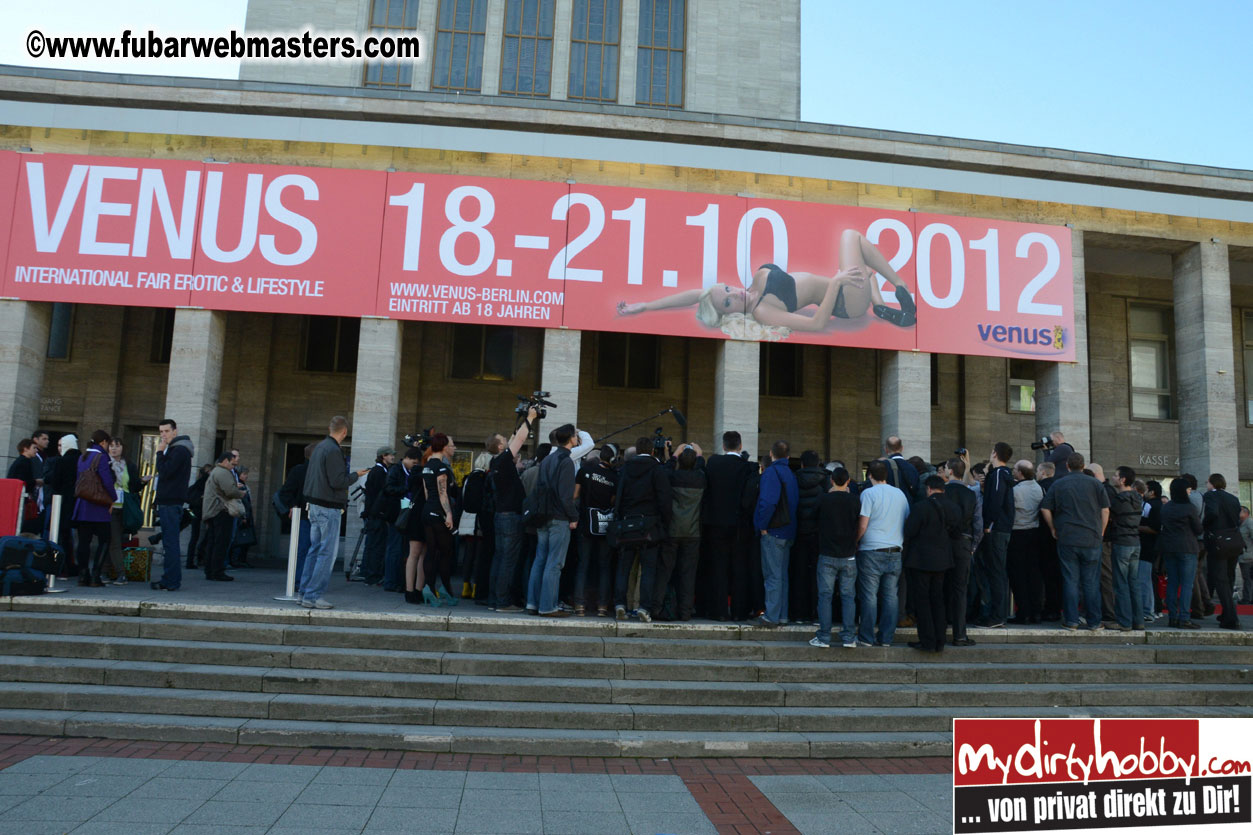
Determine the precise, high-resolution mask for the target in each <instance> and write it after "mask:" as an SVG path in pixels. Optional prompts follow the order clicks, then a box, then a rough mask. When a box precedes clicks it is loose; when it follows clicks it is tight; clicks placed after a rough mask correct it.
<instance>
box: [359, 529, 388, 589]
mask: <svg viewBox="0 0 1253 835" xmlns="http://www.w3.org/2000/svg"><path fill="white" fill-rule="evenodd" d="M364 547H365V554H364V555H363V556H362V559H361V578H362V579H363V580H365V581H366V582H367V583H381V582H383V558H384V556H385V555H386V554H387V523H386V522H384V521H383V520H382V519H366V520H365V546H364Z"/></svg>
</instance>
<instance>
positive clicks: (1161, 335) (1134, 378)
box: [1127, 304, 1175, 420]
mask: <svg viewBox="0 0 1253 835" xmlns="http://www.w3.org/2000/svg"><path fill="white" fill-rule="evenodd" d="M1127 313H1128V326H1127V331H1128V335H1129V343H1130V344H1129V353H1130V356H1131V416H1132V417H1133V418H1144V419H1148V420H1170V419H1171V418H1174V417H1175V397H1174V373H1173V370H1172V368H1171V362H1172V358H1173V357H1174V355H1175V350H1174V341H1175V339H1174V331H1175V323H1174V317H1173V316H1172V315H1171V312H1170V308H1167V307H1158V306H1156V305H1145V304H1132V305H1129V306H1128V308H1127Z"/></svg>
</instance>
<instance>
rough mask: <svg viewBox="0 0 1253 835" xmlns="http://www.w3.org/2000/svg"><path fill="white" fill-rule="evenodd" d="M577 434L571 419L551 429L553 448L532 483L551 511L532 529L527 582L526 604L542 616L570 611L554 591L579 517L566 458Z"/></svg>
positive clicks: (563, 615)
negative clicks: (533, 538)
mask: <svg viewBox="0 0 1253 835" xmlns="http://www.w3.org/2000/svg"><path fill="white" fill-rule="evenodd" d="M577 435H578V432H577V430H576V429H575V428H574V424H571V423H566V424H563V425H561V426H558V427H557V428H556V429H554V430H553V434H552V444H553V449H552V452H550V453H549V454H548V456H547V457H545V458H544V460H543V461H541V462H540V465H539V466H540V471H539V478H538V480H537V481H536V485H535V489H536V490H542V491H547V493H548V507H549V508H550V512H551V515H550V516H549V518H548V521H546V522H545V523H544V524H542V525H540V526H539V528H538V529H537V531H536V534H537V538H538V541H537V543H536V546H535V562H534V563H533V564H532V565H531V579H530V582H528V583H527V592H526V608H527V609H528V610H529V611H534V612H537V613H538V614H539V615H540V616H541V617H546V618H564V617H568V616H569V615H570V613H569V612H568V611H566V610H565V609H562V608H561V606H560V605H558V600H557V592H558V589H559V586H560V584H561V569H562V568H563V567H565V564H566V552H567V550H568V549H569V547H570V532H571V531H572V530H574V528H575V526H576V525H577V524H578V521H579V509H578V505H576V504H575V503H574V465H573V464H572V463H571V462H570V450H572V449H574V447H575V445H576V444H578V442H579V439H578V437H577Z"/></svg>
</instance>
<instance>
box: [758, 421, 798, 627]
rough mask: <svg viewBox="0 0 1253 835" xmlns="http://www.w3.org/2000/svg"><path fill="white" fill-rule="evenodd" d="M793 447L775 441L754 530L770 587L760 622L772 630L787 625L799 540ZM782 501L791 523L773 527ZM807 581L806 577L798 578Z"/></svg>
mask: <svg viewBox="0 0 1253 835" xmlns="http://www.w3.org/2000/svg"><path fill="white" fill-rule="evenodd" d="M790 451H791V447H789V446H788V442H787V441H775V442H774V445H773V446H772V447H770V466H769V467H766V469H765V471H764V472H762V474H761V488H760V490H759V492H758V494H757V509H756V511H754V513H753V527H754V528H755V529H756V530H757V531H758V532H759V533H760V534H761V575H762V579H763V580H764V581H765V585H766V611H765V613H764V614H762V616H761V617H760V618H758V619H757V625H758V626H764V627H767V628H772V627H775V626H778V625H779V624H781V623H787V564H788V556H789V555H790V553H791V550H792V543H793V542H794V541H796V505H797V501H798V499H799V498H800V491H799V490H798V489H797V486H796V476H794V475H793V474H792V468H791V467H789V466H788V463H787V459H788V453H789V452H790ZM781 502H782V504H783V506H784V507H786V508H787V524H784V525H776V526H775V527H773V528H772V527H770V523H771V522H772V521H774V516H775V510H776V508H778V507H779V505H780V503H781ZM798 579H800V580H801V581H802V582H803V578H798Z"/></svg>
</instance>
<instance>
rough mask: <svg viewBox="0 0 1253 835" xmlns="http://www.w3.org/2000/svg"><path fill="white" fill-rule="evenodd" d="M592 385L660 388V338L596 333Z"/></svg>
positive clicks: (638, 334) (648, 335) (643, 334)
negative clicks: (593, 379)
mask: <svg viewBox="0 0 1253 835" xmlns="http://www.w3.org/2000/svg"><path fill="white" fill-rule="evenodd" d="M596 385H598V386H603V387H606V388H630V389H659V388H661V337H658V336H654V335H652V334H647V333H598V334H597V335H596Z"/></svg>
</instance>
